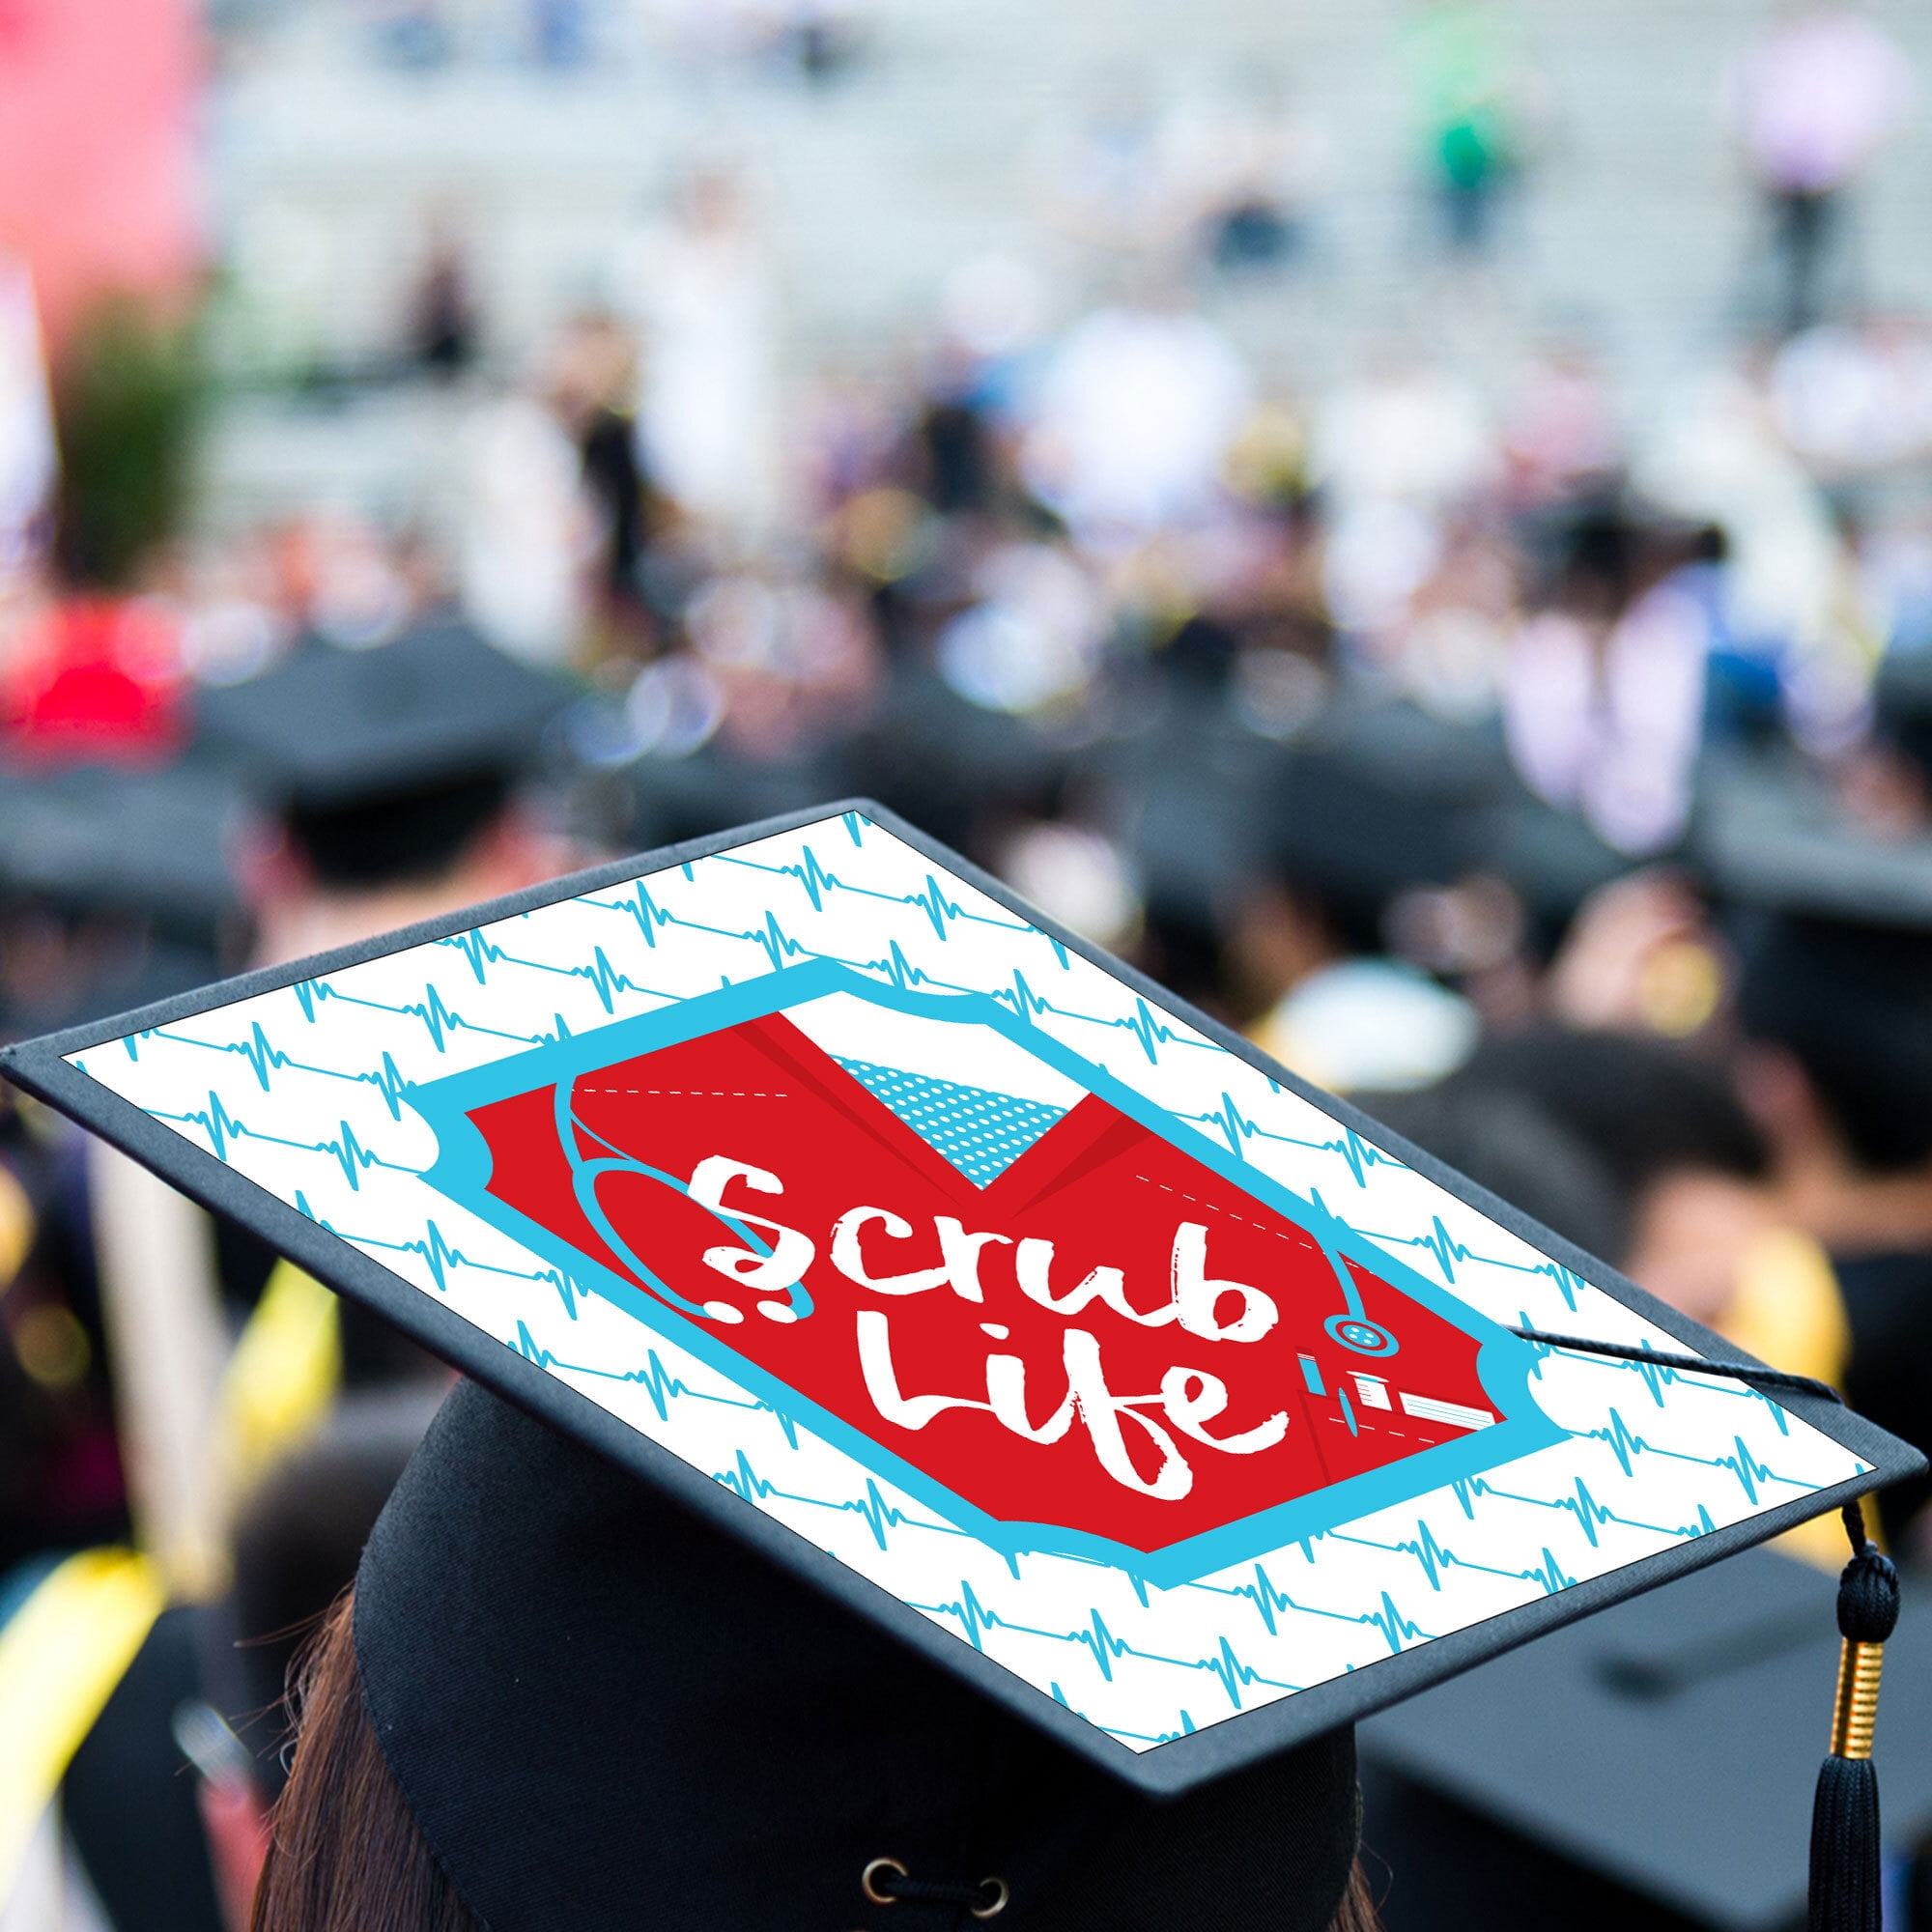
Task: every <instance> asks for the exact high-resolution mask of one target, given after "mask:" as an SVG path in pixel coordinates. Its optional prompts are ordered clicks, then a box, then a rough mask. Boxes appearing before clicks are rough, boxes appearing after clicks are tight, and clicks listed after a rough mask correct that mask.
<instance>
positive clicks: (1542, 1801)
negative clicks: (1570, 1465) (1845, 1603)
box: [1360, 1550, 1932, 1932]
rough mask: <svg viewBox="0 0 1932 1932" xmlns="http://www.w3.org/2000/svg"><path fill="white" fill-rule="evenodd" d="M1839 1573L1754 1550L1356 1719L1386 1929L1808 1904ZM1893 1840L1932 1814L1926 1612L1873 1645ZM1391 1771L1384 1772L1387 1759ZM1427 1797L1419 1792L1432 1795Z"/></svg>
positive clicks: (1758, 1923)
mask: <svg viewBox="0 0 1932 1932" xmlns="http://www.w3.org/2000/svg"><path fill="white" fill-rule="evenodd" d="M1833 1597H1834V1589H1833V1582H1832V1579H1831V1578H1830V1577H1825V1576H1823V1575H1821V1574H1820V1573H1819V1572H1818V1571H1816V1570H1813V1569H1811V1568H1810V1567H1809V1566H1808V1565H1804V1564H1800V1563H1794V1562H1792V1561H1790V1560H1789V1559H1788V1558H1785V1557H1782V1556H1778V1555H1776V1554H1774V1553H1772V1552H1769V1551H1755V1550H1754V1551H1751V1552H1748V1553H1747V1554H1746V1555H1744V1556H1741V1557H1739V1558H1738V1559H1737V1560H1736V1561H1735V1562H1733V1563H1727V1564H1725V1565H1724V1566H1723V1567H1722V1568H1721V1569H1719V1570H1715V1571H1707V1572H1705V1573H1703V1574H1702V1575H1700V1576H1698V1577H1689V1578H1686V1579H1685V1580H1684V1581H1683V1582H1681V1583H1677V1584H1674V1585H1672V1587H1671V1588H1670V1589H1668V1590H1666V1591H1662V1592H1660V1593H1659V1594H1658V1595H1656V1596H1652V1597H1645V1598H1642V1599H1640V1600H1639V1601H1637V1602H1635V1603H1631V1604H1622V1605H1617V1606H1616V1607H1615V1608H1614V1609H1612V1610H1609V1611H1606V1612H1605V1614H1604V1615H1603V1616H1601V1617H1593V1618H1591V1619H1590V1621H1589V1622H1588V1623H1585V1624H1580V1625H1578V1626H1577V1627H1576V1628H1574V1629H1572V1630H1568V1631H1564V1632H1563V1633H1561V1634H1559V1635H1557V1636H1555V1637H1553V1638H1551V1639H1550V1640H1549V1641H1548V1643H1540V1644H1535V1645H1532V1646H1530V1647H1529V1648H1527V1649H1525V1650H1522V1651H1520V1652H1518V1653H1516V1654H1514V1655H1513V1656H1511V1657H1509V1658H1507V1659H1505V1660H1502V1661H1501V1662H1498V1663H1497V1664H1496V1665H1495V1666H1493V1667H1492V1669H1491V1670H1489V1671H1486V1672H1485V1673H1484V1674H1483V1675H1482V1676H1481V1677H1480V1678H1465V1679H1462V1680H1459V1681H1458V1682H1455V1683H1452V1684H1444V1685H1441V1686H1439V1687H1438V1688H1437V1689H1436V1690H1432V1691H1429V1692H1428V1693H1427V1694H1425V1695H1423V1696H1421V1697H1417V1698H1414V1699H1412V1700H1410V1701H1409V1702H1408V1703H1406V1704H1403V1705H1401V1706H1400V1707H1399V1708H1397V1709H1395V1710H1392V1711H1387V1712H1384V1713H1383V1714H1382V1715H1381V1716H1379V1717H1377V1718H1374V1719H1371V1720H1370V1721H1369V1722H1368V1723H1367V1724H1365V1725H1364V1726H1363V1727H1362V1729H1361V1733H1360V1747H1361V1751H1362V1757H1363V1763H1364V1783H1365V1784H1366V1786H1367V1788H1368V1792H1369V1808H1368V1815H1367V1818H1366V1820H1365V1822H1364V1835H1365V1837H1366V1839H1367V1841H1368V1842H1369V1843H1370V1844H1371V1845H1373V1846H1374V1847H1375V1849H1376V1851H1377V1852H1378V1854H1379V1855H1380V1857H1381V1858H1382V1859H1384V1860H1385V1861H1387V1863H1388V1865H1389V1866H1390V1868H1391V1871H1392V1873H1393V1879H1392V1885H1391V1890H1390V1895H1389V1900H1388V1904H1387V1907H1386V1916H1387V1918H1388V1923H1389V1927H1390V1932H1409V1928H1413V1927H1428V1928H1430V1932H1476V1928H1478V1927H1482V1928H1489V1927H1492V1926H1496V1925H1508V1926H1511V1927H1513V1928H1520V1932H1559V1928H1560V1932H1595V1929H1596V1928H1597V1927H1599V1926H1602V1927H1605V1928H1607V1927H1609V1926H1611V1925H1615V1926H1619V1927H1623V1926H1630V1925H1642V1924H1650V1923H1652V1922H1653V1919H1652V1918H1651V1917H1650V1916H1649V1915H1651V1914H1655V1913H1657V1912H1658V1911H1659V1910H1660V1908H1662V1912H1663V1913H1664V1914H1666V1915H1668V1916H1667V1917H1665V1918H1663V1920H1662V1922H1664V1923H1668V1924H1670V1925H1672V1926H1677V1925H1687V1926H1700V1925H1701V1926H1715V1927H1723V1928H1726V1932H1758V1928H1762V1932H1783V1928H1786V1927H1789V1926H1793V1925H1798V1924H1802V1923H1803V1922H1804V1916H1805V1883H1806V1870H1805V1859H1804V1825H1805V1820H1806V1818H1807V1817H1808V1815H1809V1811H1810V1805H1811V1796H1812V1793H1811V1784H1812V1772H1811V1759H1812V1756H1813V1754H1814V1753H1815V1751H1816V1750H1817V1747H1818V1744H1819V1736H1820V1728H1821V1727H1820V1724H1819V1713H1818V1710H1817V1698H1816V1695H1815V1689H1814V1687H1815V1686H1817V1685H1818V1684H1820V1683H1823V1682H1825V1681H1828V1680H1829V1678H1830V1677H1831V1674H1832V1669H1833V1662H1834V1659H1835V1657H1836V1654H1837V1651H1838V1647H1839V1636H1838V1629H1837V1624H1836V1621H1835V1619H1834V1616H1833ZM1886 1688H1887V1697H1886V1713H1885V1724H1884V1727H1883V1731H1882V1734H1881V1737H1880V1740H1879V1745H1878V1759H1879V1762H1880V1763H1881V1764H1882V1765H1883V1766H1884V1771H1885V1801H1886V1802H1885V1827H1886V1837H1887V1841H1888V1844H1889V1846H1891V1847H1892V1848H1894V1849H1895V1850H1897V1851H1901V1852H1902V1851H1907V1850H1910V1849H1911V1848H1912V1847H1913V1846H1914V1845H1915V1844H1917V1843H1918V1840H1919V1839H1920V1838H1921V1837H1922V1836H1923V1835H1924V1833H1925V1832H1926V1829H1927V1827H1928V1826H1932V1610H1928V1609H1927V1608H1926V1607H1925V1606H1924V1605H1922V1604H1908V1605H1907V1606H1906V1609H1905V1613H1904V1615H1903V1616H1902V1618H1901V1619H1900V1621H1899V1625H1898V1628H1897V1631H1896V1633H1895V1634H1894V1635H1893V1636H1892V1638H1891V1640H1890V1641H1889V1644H1888V1645H1887V1657H1886ZM1388 1773H1393V1774H1396V1776H1394V1777H1392V1778H1391V1777H1388V1776H1384V1774H1388ZM1425 1794H1426V1795H1425Z"/></svg>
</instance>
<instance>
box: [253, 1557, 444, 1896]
mask: <svg viewBox="0 0 1932 1932" xmlns="http://www.w3.org/2000/svg"><path fill="white" fill-rule="evenodd" d="M352 1608H353V1599H352V1598H351V1597H350V1596H347V1595H345V1596H343V1597H342V1598H341V1599H340V1600H339V1601H338V1602H337V1604H336V1605H335V1607H334V1608H333V1609H332V1610H330V1611H329V1613H328V1615H327V1619H326V1620H325V1621H324V1622H323V1624H322V1626H321V1628H320V1629H319V1630H318V1631H317V1632H316V1634H315V1636H314V1638H313V1639H312V1640H311V1642H310V1643H309V1645H308V1646H307V1648H306V1649H305V1651H304V1653H303V1655H302V1658H301V1660H300V1661H299V1662H298V1666H297V1671H298V1677H297V1683H296V1687H295V1691H294V1696H293V1702H294V1705H295V1708H296V1712H297V1722H298V1727H299V1736H298V1746H297V1749H296V1757H295V1768H294V1770H293V1771H292V1772H291V1773H290V1775H289V1781H288V1784H287V1786H286V1788H285V1789H284V1790H283V1792H282V1795H281V1798H280V1800H279V1801H278V1802H277V1804H276V1805H275V1810H274V1816H273V1820H272V1827H271V1832H270V1840H269V1856H268V1859H267V1861H265V1862H264V1864H263V1866H262V1882H261V1885H260V1886H259V1888H258V1889H257V1890H256V1893H255V1913H254V1917H253V1918H252V1919H251V1921H250V1924H251V1927H252V1932H482V1927H481V1925H480V1924H479V1922H478V1921H477V1919H476V1918H474V1916H473V1915H472V1914H471V1913H470V1911H469V1907H468V1906H466V1905H465V1904H464V1903H463V1901H462V1899H460V1898H459V1897H458V1896H457V1895H456V1888H455V1887H454V1886H452V1885H451V1884H450V1882H449V1881H448V1880H447V1879H446V1878H444V1877H443V1875H442V1868H441V1867H440V1865H439V1864H438V1863H437V1861H436V1859H435V1856H434V1855H433V1854H432V1853H431V1851H430V1848H429V1846H428V1844H427V1843H426V1842H425V1841H424V1838H423V1834H422V1832H421V1830H420V1829H419V1827H418V1826H417V1824H416V1821H415V1819H414V1818H413V1817H412V1816H411V1815H410V1808H409V1806H408V1805H407V1804H404V1802H403V1794H402V1792H401V1790H400V1789H399V1788H398V1787H397V1784H396V1780H395V1779H394V1777H392V1776H390V1774H389V1767H388V1765H387V1764H386V1763H384V1759H383V1748H382V1747H381V1746H380V1745H379V1744H378V1743H377V1742H376V1727H375V1726H374V1725H373V1724H372V1723H371V1722H370V1721H369V1714H368V1712H367V1711H366V1710H365V1709H364V1708H363V1704H362V1684H361V1679H360V1678H359V1677H358V1675H357V1674H356V1669H355V1637H354V1634H353V1632H352V1630H351V1615H352Z"/></svg>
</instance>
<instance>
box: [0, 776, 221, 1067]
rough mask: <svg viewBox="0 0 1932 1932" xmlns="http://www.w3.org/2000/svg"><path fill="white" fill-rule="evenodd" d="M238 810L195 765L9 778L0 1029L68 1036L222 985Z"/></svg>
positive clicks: (2, 800)
mask: <svg viewBox="0 0 1932 1932" xmlns="http://www.w3.org/2000/svg"><path fill="white" fill-rule="evenodd" d="M241 806H242V800H241V796H240V794H239V793H238V792H237V790H236V788H235V787H234V785H233V784H232V783H231V782H229V781H227V780H226V779H225V778H224V776H223V775H222V774H221V773H220V772H219V771H216V770H213V769H210V768H208V767H207V766H205V765H202V764H200V763H197V762H191V761H190V762H179V763H175V764H171V765H164V766H161V767H158V768H147V767H142V766H129V765H106V764H79V765H68V766H45V765H34V766H28V767H20V766H17V765H13V764H4V765H0V1028H4V1029H5V1030H6V1031H8V1032H11V1033H13V1034H14V1035H16V1036H17V1035H18V1034H20V1033H22V1032H31V1031H37V1030H40V1029H43V1028H45V1027H47V1026H49V1025H72V1024H76V1023H78V1022H79V1021H80V1020H82V1019H85V1018H90V1017H93V1016H94V1015H97V1014H100V1013H106V1012H113V1011H117V1010H122V1009H126V1008H127V1007H128V1006H129V1005H140V1004H145V1003H146V1002H148V1001H151V1000H157V999H163V998H165V997H167V996H168V995H169V994H171V993H178V992H182V991H185V989H186V988H188V987H190V986H194V985H198V984H201V983H203V982H205V981H206V980H210V979H212V978H213V977H214V975H215V974H216V973H217V972H219V970H220V960H221V954H222V952H223V951H224V940H225V939H226V938H227V936H228V934H229V932H230V930H231V929H232V926H233V923H234V922H235V920H236V918H237V916H238V914H239V911H240V907H239V903H238V899H237V895H236V891H235V887H234V883H233V881H232V879H231V877H230V873H229V863H230V856H231V851H232V847H233V843H234V836H235V833H236V830H237V821H238V819H239V817H240V814H241Z"/></svg>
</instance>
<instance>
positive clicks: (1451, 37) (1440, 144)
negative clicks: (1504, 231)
mask: <svg viewBox="0 0 1932 1932" xmlns="http://www.w3.org/2000/svg"><path fill="white" fill-rule="evenodd" d="M1403 54H1404V56H1405V64H1406V68H1407V78H1408V85H1409V93H1410V98H1411V100H1412V103H1413V108H1412V111H1413V113H1414V116H1415V122H1416V131H1417V133H1418V134H1419V135H1420V137H1421V141H1422V148H1423V155H1424V157H1425V159H1424V165H1425V169H1426V173H1427V178H1428V183H1429V188H1430V193H1431V197H1432V200H1433V202H1434V204H1435V211H1436V213H1437V218H1438V220H1439V223H1440V233H1441V237H1442V243H1443V246H1444V247H1445V248H1446V249H1447V250H1448V252H1449V253H1450V255H1451V256H1452V257H1455V258H1458V259H1461V260H1464V261H1473V260H1477V259H1479V258H1480V257H1481V256H1483V255H1484V254H1485V253H1486V252H1487V251H1488V249H1489V247H1490V244H1491V242H1492V239H1493V236H1494V230H1495V216H1496V207H1497V204H1498V202H1499V200H1500V199H1501V196H1502V193H1503V191H1504V189H1505V188H1506V187H1507V186H1508V185H1510V183H1511V181H1512V179H1513V178H1514V177H1515V175H1516V174H1517V173H1518V171H1519V170H1520V167H1521V165H1522V161H1523V157H1524V155H1523V151H1524V135H1525V131H1526V129H1525V110H1526V105H1527V103H1526V100H1525V98H1524V93H1523V75H1522V71H1521V68H1520V57H1519V55H1518V52H1517V48H1516V44H1515V36H1514V33H1513V23H1512V22H1511V20H1510V18H1509V16H1508V15H1507V14H1505V13H1504V12H1503V10H1502V8H1501V7H1500V6H1499V5H1497V4H1495V0H1421V5H1420V6H1419V7H1418V8H1417V10H1416V11H1414V12H1413V13H1411V14H1409V16H1408V18H1407V19H1406V22H1405V25H1404V45H1403Z"/></svg>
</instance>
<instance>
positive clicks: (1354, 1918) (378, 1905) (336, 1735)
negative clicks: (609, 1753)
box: [250, 1594, 1380, 1932]
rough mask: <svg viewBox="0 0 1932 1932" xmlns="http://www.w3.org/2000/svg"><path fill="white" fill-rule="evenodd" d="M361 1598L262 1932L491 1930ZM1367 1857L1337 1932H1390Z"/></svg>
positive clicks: (343, 1631)
mask: <svg viewBox="0 0 1932 1932" xmlns="http://www.w3.org/2000/svg"><path fill="white" fill-rule="evenodd" d="M353 1609H354V1598H353V1596H351V1595H347V1594H345V1595H344V1596H343V1597H342V1598H341V1599H340V1601H339V1602H338V1603H337V1604H336V1605H335V1607H334V1608H333V1609H332V1610H331V1611H330V1612H329V1613H328V1616H327V1619H326V1620H325V1621H324V1622H323V1624H322V1626H321V1628H320V1629H319V1630H318V1631H317V1632H316V1634H315V1636H314V1638H313V1639H312V1641H311V1642H310V1644H309V1645H308V1647H307V1648H306V1650H305V1651H304V1653H303V1656H302V1659H301V1661H300V1662H299V1663H298V1678H297V1684H296V1688H295V1691H294V1697H293V1702H294V1704H295V1708H296V1712H297V1722H298V1747H297V1750H296V1756H295V1769H294V1770H293V1771H292V1772H291V1773H290V1776H289V1781H288V1785H287V1787H286V1788H285V1789H284V1790H283V1792H282V1796H281V1799H280V1801H279V1802H278V1803H277V1804H276V1806H275V1811H274V1818H273V1825H272V1832H271V1835H270V1843H269V1856H268V1859H267V1861H266V1862H265V1863H264V1865H263V1867H262V1883H261V1886H260V1888H259V1889H258V1890H257V1891H256V1893H255V1914H254V1918H253V1919H252V1920H251V1921H250V1924H251V1932H483V1927H482V1925H481V1923H480V1922H479V1921H478V1920H477V1918H475V1916H474V1915H473V1914H472V1913H471V1912H470V1910H469V1907H468V1906H466V1905H465V1904H464V1902H463V1901H462V1899H461V1898H459V1897H458V1896H457V1894H456V1888H455V1887H454V1886H452V1885H451V1884H450V1882H449V1881H448V1880H447V1879H446V1878H444V1877H443V1875H442V1868H441V1867H440V1865H439V1864H438V1863H437V1861H436V1856H435V1854H434V1853H433V1852H431V1850H430V1848H429V1845H428V1843H427V1841H426V1840H425V1839H424V1837H423V1834H422V1832H421V1829H420V1828H419V1827H418V1826H417V1824H416V1821H415V1819H414V1818H413V1817H412V1816H411V1814H410V1808H409V1806H408V1805H407V1804H405V1803H404V1802H403V1794H402V1792H401V1790H400V1789H399V1788H398V1786H397V1784H396V1780H395V1778H394V1777H393V1776H391V1775H390V1772H389V1767H388V1765H387V1764H386V1763H385V1762H384V1758H383V1748H382V1747H381V1745H379V1744H378V1743H377V1742H376V1727H375V1726H374V1725H373V1724H372V1723H371V1722H370V1721H369V1713H368V1711H367V1709H366V1708H365V1707H364V1705H363V1702H362V1684H361V1679H360V1677H359V1676H358V1675H357V1673H356V1668H355V1635H354V1632H353V1630H352V1617H353ZM1379 1926H1380V1920H1379V1919H1378V1918H1377V1916H1376V1906H1375V1899H1374V1897H1373V1896H1372V1894H1371V1893H1370V1890H1369V1882H1368V1879H1367V1877H1366V1875H1365V1874H1364V1873H1363V1870H1362V1864H1361V1861H1360V1860H1359V1859H1357V1860H1356V1861H1355V1864H1354V1867H1353V1869H1352V1870H1351V1871H1350V1874H1349V1884H1348V1889H1346V1890H1345V1891H1344V1892H1343V1894H1342V1901H1341V1903H1340V1904H1339V1905H1338V1906H1337V1907H1336V1909H1335V1917H1334V1918H1332V1919H1331V1920H1330V1921H1329V1926H1328V1932H1379Z"/></svg>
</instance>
